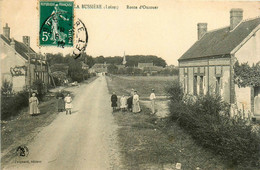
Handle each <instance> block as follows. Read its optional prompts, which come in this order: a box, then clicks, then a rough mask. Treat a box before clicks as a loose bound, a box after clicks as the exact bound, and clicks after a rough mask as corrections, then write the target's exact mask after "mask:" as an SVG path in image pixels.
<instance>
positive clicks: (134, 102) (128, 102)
mask: <svg viewBox="0 0 260 170" xmlns="http://www.w3.org/2000/svg"><path fill="white" fill-rule="evenodd" d="M155 99H156V97H155V93H154V89H152V93H151V95H150V100H151V112H152V114H154V113H155ZM117 102H118V97H117V95H116V94H115V92H113V94H112V96H111V107H112V108H113V112H114V111H116V110H117V108H118V105H117ZM120 109H121V110H122V111H127V110H128V111H130V112H134V113H139V112H141V111H142V110H141V107H140V102H139V95H138V94H137V91H136V90H134V89H132V90H131V93H130V96H129V97H126V96H125V95H122V97H121V98H120Z"/></svg>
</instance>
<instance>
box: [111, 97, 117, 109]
mask: <svg viewBox="0 0 260 170" xmlns="http://www.w3.org/2000/svg"><path fill="white" fill-rule="evenodd" d="M111 102H112V104H111V107H113V112H114V111H115V110H116V107H117V95H116V94H115V92H113V94H112V96H111Z"/></svg>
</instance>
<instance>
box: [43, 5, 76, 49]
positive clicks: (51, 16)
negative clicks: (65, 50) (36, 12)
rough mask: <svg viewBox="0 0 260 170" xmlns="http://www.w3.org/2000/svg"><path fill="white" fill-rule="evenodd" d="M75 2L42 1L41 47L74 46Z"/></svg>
mask: <svg viewBox="0 0 260 170" xmlns="http://www.w3.org/2000/svg"><path fill="white" fill-rule="evenodd" d="M73 6H74V4H73V2H70V1H59V2H58V1H40V7H39V9H40V32H39V45H40V46H58V47H72V46H73V9H74V7H73Z"/></svg>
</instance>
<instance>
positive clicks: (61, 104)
mask: <svg viewBox="0 0 260 170" xmlns="http://www.w3.org/2000/svg"><path fill="white" fill-rule="evenodd" d="M56 98H57V100H58V112H63V111H64V110H66V115H67V114H71V109H72V98H71V96H70V94H69V93H68V94H67V96H66V97H65V96H64V94H63V93H62V92H61V90H59V92H58V93H57V95H56Z"/></svg>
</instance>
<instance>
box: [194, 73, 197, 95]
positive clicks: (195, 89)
mask: <svg viewBox="0 0 260 170" xmlns="http://www.w3.org/2000/svg"><path fill="white" fill-rule="evenodd" d="M197 86H198V80H197V76H194V79H193V94H194V95H197V94H198V89H197Z"/></svg>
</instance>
